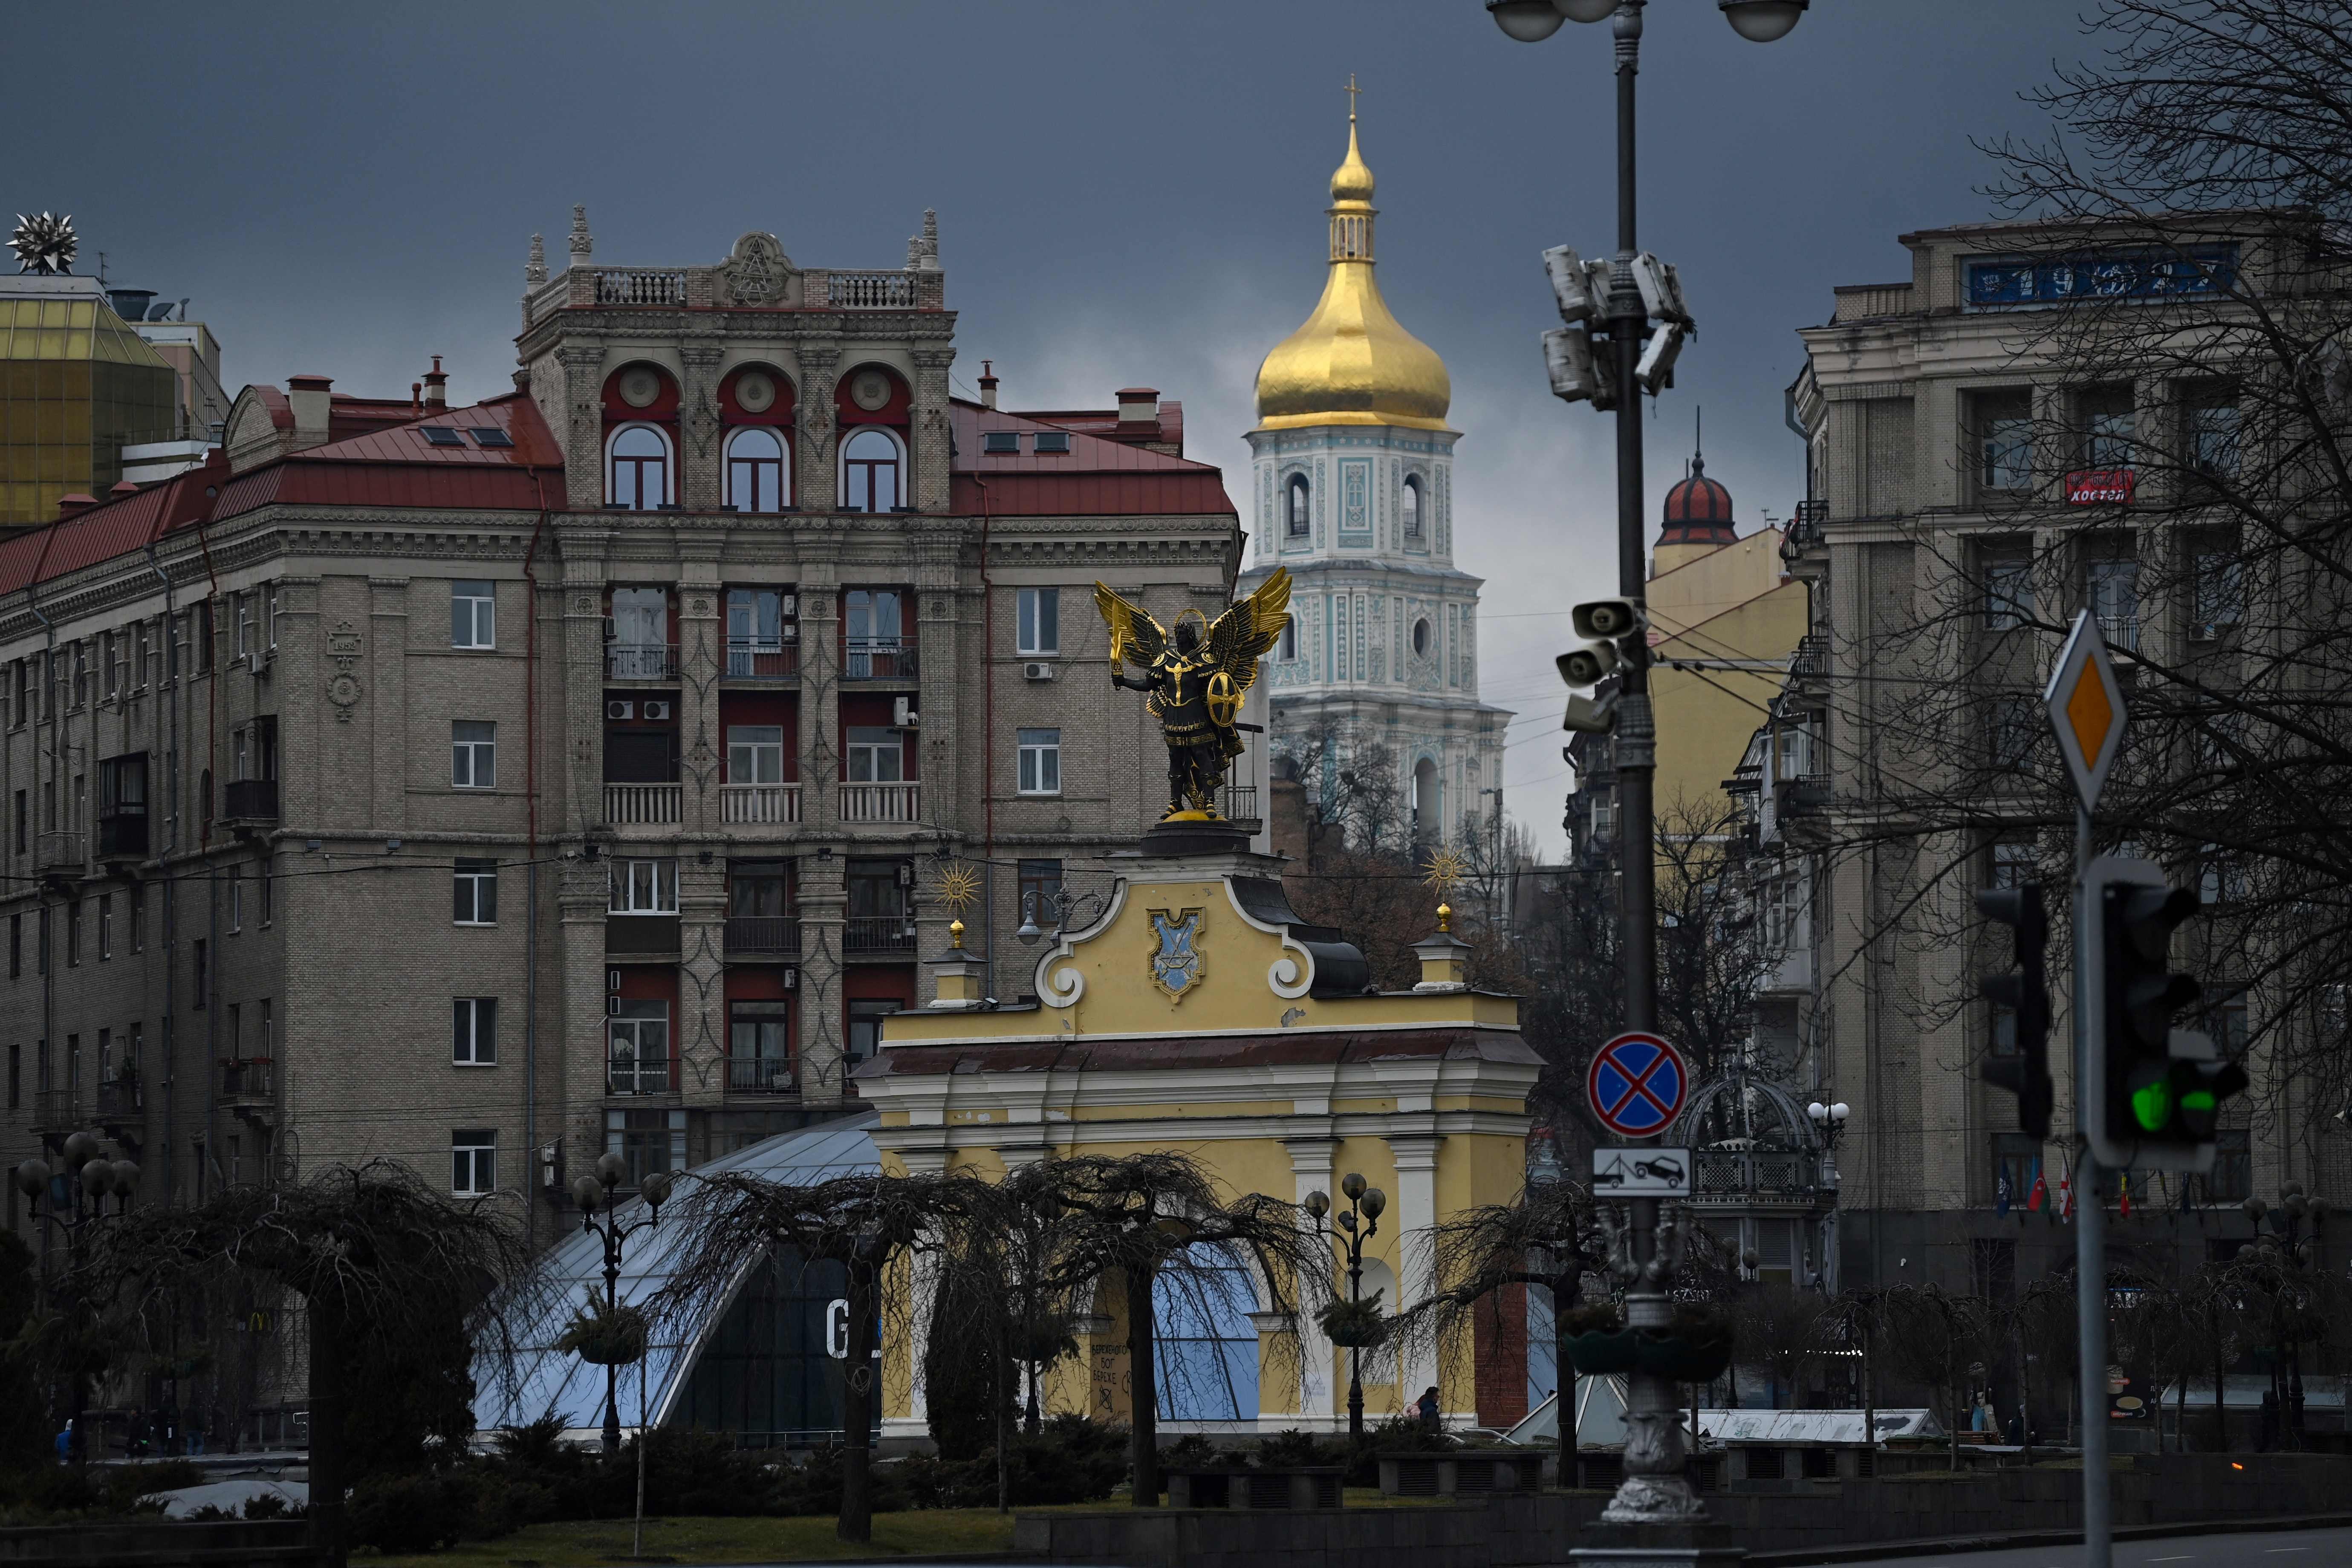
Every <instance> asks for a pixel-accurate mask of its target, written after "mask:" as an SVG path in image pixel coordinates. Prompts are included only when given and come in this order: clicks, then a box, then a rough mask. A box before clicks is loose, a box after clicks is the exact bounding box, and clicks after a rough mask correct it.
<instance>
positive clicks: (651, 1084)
mask: <svg viewBox="0 0 2352 1568" xmlns="http://www.w3.org/2000/svg"><path fill="white" fill-rule="evenodd" d="M669 1091H670V1058H667V1057H629V1056H617V1057H614V1058H611V1059H610V1060H608V1061H607V1062H606V1063H605V1064H604V1092H605V1093H607V1094H667V1093H668V1092H669Z"/></svg>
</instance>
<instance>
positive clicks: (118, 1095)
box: [98, 1074, 140, 1127]
mask: <svg viewBox="0 0 2352 1568" xmlns="http://www.w3.org/2000/svg"><path fill="white" fill-rule="evenodd" d="M139 1114H140V1095H139V1079H137V1078H136V1077H135V1076H132V1075H130V1074H125V1075H124V1076H122V1077H121V1078H117V1079H109V1080H108V1081H107V1082H105V1083H101V1084H100V1085H99V1086H98V1120H99V1122H100V1125H102V1126H107V1127H121V1126H126V1125H128V1124H130V1123H131V1122H135V1121H138V1120H139Z"/></svg>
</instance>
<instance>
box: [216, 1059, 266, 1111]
mask: <svg viewBox="0 0 2352 1568" xmlns="http://www.w3.org/2000/svg"><path fill="white" fill-rule="evenodd" d="M220 1098H221V1100H222V1101H223V1102H224V1103H226V1104H230V1105H257V1104H267V1103H269V1102H271V1101H274V1100H277V1098H278V1064H277V1063H276V1062H274V1061H272V1060H270V1059H269V1058H268V1057H243V1058H236V1059H225V1060H223V1061H222V1063H221V1065H220Z"/></svg>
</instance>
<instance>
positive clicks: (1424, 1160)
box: [1388, 1133, 1455, 1416]
mask: <svg viewBox="0 0 2352 1568" xmlns="http://www.w3.org/2000/svg"><path fill="white" fill-rule="evenodd" d="M1444 1142H1445V1140H1444V1137H1443V1136H1441V1135H1435V1134H1428V1135H1415V1136H1412V1137H1406V1136H1402V1135H1400V1134H1395V1133H1391V1135H1390V1136H1389V1139H1388V1145H1389V1152H1390V1153H1391V1154H1393V1155H1394V1156H1396V1170H1397V1192H1396V1207H1395V1208H1394V1209H1393V1210H1391V1213H1393V1214H1394V1215H1396V1237H1397V1251H1396V1257H1397V1265H1398V1267H1397V1290H1398V1293H1399V1294H1400V1295H1401V1296H1402V1300H1401V1301H1400V1302H1399V1303H1398V1306H1399V1307H1400V1308H1402V1307H1409V1306H1412V1305H1413V1304H1415V1303H1416V1302H1420V1301H1425V1300H1428V1299H1429V1297H1430V1295H1431V1293H1432V1292H1433V1291H1434V1290H1435V1289H1436V1288H1437V1282H1436V1279H1437V1277H1436V1260H1435V1258H1433V1256H1432V1255H1431V1247H1430V1243H1431V1237H1430V1230H1431V1228H1432V1227H1433V1226H1435V1225H1436V1224H1437V1151H1438V1147H1439V1145H1441V1144H1443V1143H1444ZM1436 1382H1437V1358H1436V1355H1435V1352H1434V1350H1433V1347H1431V1346H1429V1345H1426V1344H1420V1343H1416V1344H1414V1345H1413V1346H1412V1349H1411V1350H1410V1351H1409V1352H1407V1353H1406V1356H1405V1360H1404V1364H1403V1365H1402V1366H1400V1367H1399V1368H1398V1369H1397V1399H1398V1402H1399V1403H1401V1404H1402V1405H1403V1406H1404V1407H1405V1408H1406V1409H1408V1410H1410V1409H1412V1403H1413V1401H1414V1400H1416V1399H1419V1398H1420V1397H1421V1391H1422V1390H1423V1389H1424V1388H1427V1387H1428V1386H1429V1385H1430V1384H1433V1383H1436ZM1454 1414H1455V1412H1453V1411H1447V1412H1446V1415H1448V1416H1452V1415H1454Z"/></svg>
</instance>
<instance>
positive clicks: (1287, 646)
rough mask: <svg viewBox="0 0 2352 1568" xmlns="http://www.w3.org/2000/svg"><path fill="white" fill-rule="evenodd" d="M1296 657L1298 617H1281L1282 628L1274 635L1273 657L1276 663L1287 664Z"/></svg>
mask: <svg viewBox="0 0 2352 1568" xmlns="http://www.w3.org/2000/svg"><path fill="white" fill-rule="evenodd" d="M1297 657H1298V617H1297V616H1285V617H1284V618H1283V622H1282V630H1281V631H1280V632H1278V633H1276V635H1275V639H1274V658H1275V661H1276V663H1278V664H1287V663H1289V662H1290V661H1291V660H1293V659H1295V658H1297Z"/></svg>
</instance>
